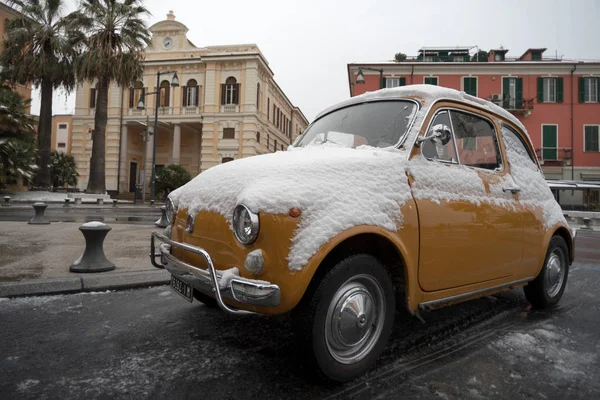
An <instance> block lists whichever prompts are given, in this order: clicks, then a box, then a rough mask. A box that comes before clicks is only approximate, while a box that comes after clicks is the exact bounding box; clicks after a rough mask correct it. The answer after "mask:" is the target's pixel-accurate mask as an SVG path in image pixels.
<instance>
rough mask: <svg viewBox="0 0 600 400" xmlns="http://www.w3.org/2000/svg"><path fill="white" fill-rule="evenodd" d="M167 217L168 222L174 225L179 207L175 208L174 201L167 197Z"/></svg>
mask: <svg viewBox="0 0 600 400" xmlns="http://www.w3.org/2000/svg"><path fill="white" fill-rule="evenodd" d="M165 215H166V217H167V222H169V225H173V222H175V217H176V215H177V207H175V203H173V200H171V198H170V197H167V204H166V210H165Z"/></svg>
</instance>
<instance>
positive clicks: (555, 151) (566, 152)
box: [535, 147, 573, 161]
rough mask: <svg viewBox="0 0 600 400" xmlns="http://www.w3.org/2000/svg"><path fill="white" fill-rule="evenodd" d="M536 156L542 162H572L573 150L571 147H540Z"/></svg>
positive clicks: (536, 151)
mask: <svg viewBox="0 0 600 400" xmlns="http://www.w3.org/2000/svg"><path fill="white" fill-rule="evenodd" d="M535 154H536V155H537V157H538V159H540V160H542V161H571V158H572V157H573V149H571V148H570V147H539V148H537V149H535Z"/></svg>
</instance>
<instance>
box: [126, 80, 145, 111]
mask: <svg viewBox="0 0 600 400" xmlns="http://www.w3.org/2000/svg"><path fill="white" fill-rule="evenodd" d="M145 91H146V89H145V88H144V84H143V83H142V82H140V81H137V82H136V83H134V84H133V87H132V88H129V108H137V106H138V103H139V101H140V97H142V95H143V94H145ZM144 100H145V99H144Z"/></svg>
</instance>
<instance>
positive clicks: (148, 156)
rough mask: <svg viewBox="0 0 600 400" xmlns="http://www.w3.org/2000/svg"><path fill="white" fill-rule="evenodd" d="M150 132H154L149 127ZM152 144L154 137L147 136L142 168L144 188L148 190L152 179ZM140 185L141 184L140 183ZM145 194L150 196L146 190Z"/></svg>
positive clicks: (152, 128)
mask: <svg viewBox="0 0 600 400" xmlns="http://www.w3.org/2000/svg"><path fill="white" fill-rule="evenodd" d="M150 131H151V132H154V127H150ZM153 144H154V135H149V136H148V139H147V140H146V152H145V154H144V159H145V160H146V162H145V164H146V165H145V166H144V175H145V178H144V182H143V184H144V188H149V187H150V184H151V181H150V180H151V179H152V146H153ZM140 183H142V182H140ZM146 193H147V194H150V190H149V189H147V190H146Z"/></svg>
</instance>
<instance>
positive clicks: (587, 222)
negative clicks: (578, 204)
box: [582, 217, 592, 229]
mask: <svg viewBox="0 0 600 400" xmlns="http://www.w3.org/2000/svg"><path fill="white" fill-rule="evenodd" d="M583 225H585V227H583V228H582V229H592V227H591V225H592V220H591V218H588V217H584V218H583Z"/></svg>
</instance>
